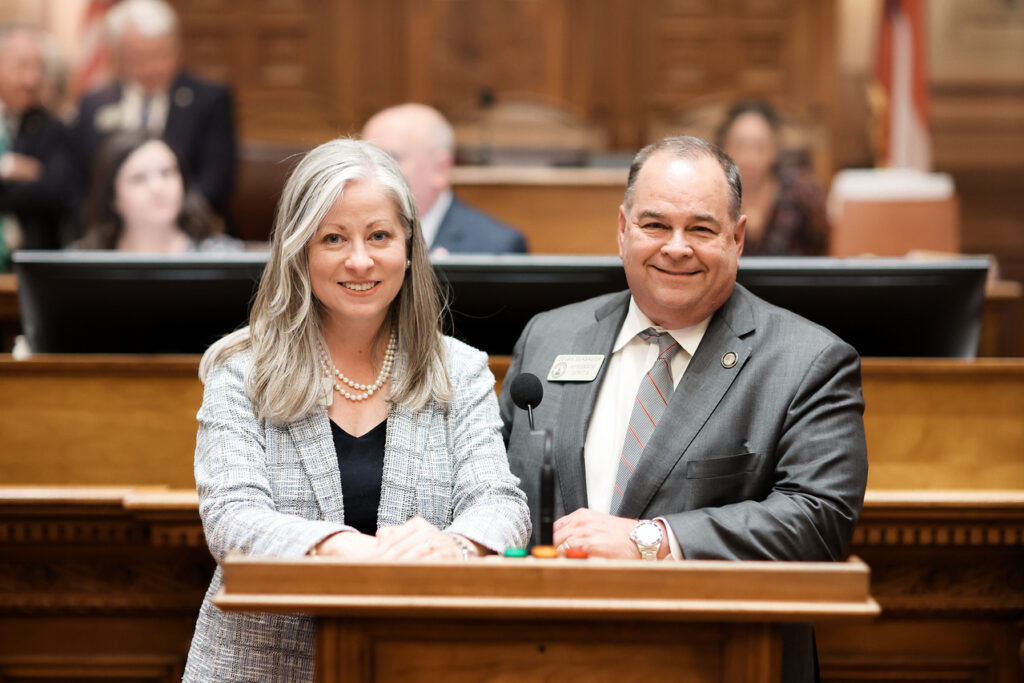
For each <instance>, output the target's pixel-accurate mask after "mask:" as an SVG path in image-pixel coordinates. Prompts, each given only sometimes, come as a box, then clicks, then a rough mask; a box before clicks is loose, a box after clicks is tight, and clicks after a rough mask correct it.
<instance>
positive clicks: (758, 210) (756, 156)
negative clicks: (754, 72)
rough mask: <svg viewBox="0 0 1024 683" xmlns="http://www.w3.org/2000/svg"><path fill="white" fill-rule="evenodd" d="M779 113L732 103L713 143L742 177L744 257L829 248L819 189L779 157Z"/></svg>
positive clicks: (760, 106)
mask: <svg viewBox="0 0 1024 683" xmlns="http://www.w3.org/2000/svg"><path fill="white" fill-rule="evenodd" d="M779 129H780V123H779V116H778V114H776V113H775V110H773V109H772V108H771V107H770V106H769V105H767V104H765V103H764V102H759V101H745V102H739V103H737V104H735V105H734V106H733V107H732V108H731V109H730V110H729V112H728V113H727V114H726V116H725V120H724V121H723V122H722V124H721V126H719V128H718V134H717V136H716V142H717V143H718V146H719V147H721V148H722V149H723V150H725V153H726V154H728V155H729V156H730V157H732V159H733V161H735V162H736V165H737V166H738V167H739V169H740V178H741V180H742V182H743V213H744V214H746V216H747V230H746V239H745V243H744V245H743V255H744V256H819V255H822V254H825V253H826V251H827V248H828V233H829V225H828V219H827V218H826V216H825V199H824V193H823V192H822V190H821V188H820V187H819V186H818V183H817V182H816V181H815V179H814V177H813V176H812V175H811V173H810V172H809V171H807V170H806V169H804V168H801V167H798V166H796V165H793V164H786V163H783V162H781V161H780V150H781V146H782V145H781V139H780V138H781V136H780V133H779Z"/></svg>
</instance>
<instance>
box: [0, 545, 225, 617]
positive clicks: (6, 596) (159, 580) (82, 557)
mask: <svg viewBox="0 0 1024 683" xmlns="http://www.w3.org/2000/svg"><path fill="white" fill-rule="evenodd" d="M204 552H205V551H204ZM12 555H14V556H12ZM213 569H214V562H213V559H212V558H210V557H209V555H204V554H203V553H200V552H199V551H198V550H196V551H192V552H187V553H182V552H180V551H175V552H159V553H152V552H151V553H149V554H148V555H141V554H139V553H137V552H136V551H133V550H129V551H127V552H125V551H123V550H110V551H109V552H105V549H104V548H97V550H96V551H94V552H91V553H86V552H81V551H79V552H70V553H68V552H66V551H65V550H64V549H62V548H52V549H50V550H48V551H42V552H39V551H36V552H17V553H16V554H14V553H9V552H8V553H5V558H4V559H3V560H0V614H3V613H8V614H10V613H20V614H24V613H31V614H40V613H52V612H60V613H61V614H81V613H89V614H114V613H125V612H129V613H139V612H142V613H160V614H168V613H171V614H193V613H195V611H196V609H197V607H198V605H199V603H200V602H202V598H203V594H204V593H205V591H206V588H207V585H208V584H209V582H210V577H211V576H212V575H213Z"/></svg>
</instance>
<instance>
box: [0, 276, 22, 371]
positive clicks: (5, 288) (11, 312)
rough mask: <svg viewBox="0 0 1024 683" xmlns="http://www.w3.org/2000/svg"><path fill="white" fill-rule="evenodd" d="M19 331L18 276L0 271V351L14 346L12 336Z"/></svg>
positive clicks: (7, 350)
mask: <svg viewBox="0 0 1024 683" xmlns="http://www.w3.org/2000/svg"><path fill="white" fill-rule="evenodd" d="M20 333H21V309H20V308H19V307H18V277H17V276H16V275H14V274H13V273H0V352H5V351H6V352H9V351H10V350H11V349H12V348H13V347H14V337H15V336H16V335H18V334H20Z"/></svg>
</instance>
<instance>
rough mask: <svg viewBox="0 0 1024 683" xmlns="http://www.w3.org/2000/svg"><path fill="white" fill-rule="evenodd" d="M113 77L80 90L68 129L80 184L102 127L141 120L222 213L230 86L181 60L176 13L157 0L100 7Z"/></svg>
mask: <svg viewBox="0 0 1024 683" xmlns="http://www.w3.org/2000/svg"><path fill="white" fill-rule="evenodd" d="M107 30H108V34H109V38H110V45H111V53H112V54H113V56H114V59H115V61H116V65H117V69H118V73H119V76H120V78H119V80H118V81H117V82H115V83H113V84H111V85H108V86H105V87H102V88H100V89H98V90H94V91H92V92H90V93H88V94H86V95H85V97H83V98H82V101H81V104H80V105H79V111H78V119H77V121H76V123H75V129H74V134H75V138H76V141H77V144H78V146H79V153H80V156H81V163H82V164H83V167H84V168H83V173H84V176H85V177H84V179H83V187H88V173H89V167H90V166H91V163H92V159H93V158H94V157H95V155H96V152H97V150H98V149H99V147H100V145H101V144H102V143H103V141H104V140H105V139H106V137H107V136H108V135H110V134H111V133H113V132H115V131H119V130H133V129H136V128H148V129H149V130H150V131H151V132H153V133H156V134H158V135H161V136H162V137H163V138H164V140H165V141H166V142H167V144H168V145H169V146H170V147H171V148H173V149H174V151H175V152H176V153H177V154H178V157H179V158H180V159H181V160H182V163H183V164H184V165H185V168H183V169H182V170H183V171H185V172H187V173H188V174H189V175H190V176H191V178H192V180H193V182H194V184H195V186H196V188H197V189H198V190H199V192H200V193H202V195H203V196H204V197H205V198H206V200H207V201H208V202H209V203H210V205H211V206H213V208H214V209H215V210H217V211H218V212H219V213H221V214H223V213H224V210H225V208H226V207H227V201H228V196H229V195H230V193H231V188H232V185H233V183H234V179H235V166H236V164H237V149H236V141H235V123H234V111H233V107H232V102H231V94H230V93H229V92H228V90H227V89H226V88H224V87H222V86H220V85H215V84H213V83H208V82H206V81H203V80H200V79H199V78H196V77H195V76H193V75H191V74H190V73H189V72H188V71H186V70H184V69H182V68H181V65H180V61H179V57H180V40H179V35H178V18H177V16H176V15H175V13H174V10H173V9H171V7H170V6H169V5H168V4H167V3H165V2H163V0H123V1H122V2H120V3H118V4H117V5H115V6H114V7H113V9H111V10H110V12H109V13H108V14H107Z"/></svg>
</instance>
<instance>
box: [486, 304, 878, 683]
mask: <svg viewBox="0 0 1024 683" xmlns="http://www.w3.org/2000/svg"><path fill="white" fill-rule="evenodd" d="M628 304H629V292H619V293H616V294H610V295H605V296H601V297H597V298H595V299H590V300H587V301H583V302H580V303H576V304H572V305H569V306H565V307H563V308H559V309H555V310H553V311H547V312H545V313H541V314H539V315H537V316H535V317H534V318H533V319H532V320H531V321H530V322H529V323H528V324H527V326H526V329H525V330H524V331H523V333H522V335H521V336H520V338H519V341H518V342H517V343H516V347H515V351H514V355H513V358H512V362H511V366H510V367H509V370H508V373H507V374H506V376H505V380H504V383H503V385H502V392H501V397H500V401H499V403H500V405H501V414H502V419H503V421H504V435H505V440H506V443H507V444H508V455H509V464H510V466H511V469H512V472H513V473H514V474H516V475H517V476H518V477H519V478H520V486H521V487H522V488H523V490H524V491H525V492H526V494H527V497H528V499H529V503H530V511H531V516H532V519H533V525H534V540H536V535H537V529H538V524H539V501H538V492H539V486H540V484H539V470H540V457H541V454H540V453H539V452H538V451H537V450H536V449H534V448H532V447H531V444H532V442H531V440H530V439H529V438H528V435H529V431H530V428H529V424H528V421H527V419H526V415H525V413H524V412H523V411H521V410H519V409H518V408H516V407H515V405H514V404H513V403H512V400H511V397H510V395H509V387H510V386H511V384H512V382H513V381H514V380H515V378H516V376H517V375H519V374H520V373H524V372H530V373H533V374H534V375H536V376H537V377H539V378H540V379H541V382H542V385H543V387H544V397H543V400H542V402H541V404H540V405H539V406H538V407H537V408H536V409H535V410H534V417H535V421H536V425H537V429H550V430H551V431H552V433H553V435H554V441H553V451H554V460H555V467H556V470H557V479H558V483H557V486H556V487H555V488H556V493H555V498H556V500H555V518H556V519H557V518H558V517H560V516H562V515H565V514H568V513H570V512H572V511H573V510H576V509H578V508H581V507H587V492H586V477H585V474H584V461H583V447H584V442H585V440H586V435H587V426H588V424H589V421H590V415H591V413H592V411H593V409H594V403H595V401H596V399H597V394H598V390H599V388H600V386H601V382H602V381H603V379H604V370H605V368H607V364H608V357H609V356H610V355H611V352H612V345H613V343H614V341H615V338H616V336H617V335H618V333H619V328H620V327H621V326H622V321H623V319H624V318H625V315H626V311H627V309H628ZM561 354H601V355H604V356H605V362H604V364H602V366H601V371H600V372H599V374H598V376H597V377H596V378H595V379H594V381H592V382H554V381H548V380H547V376H548V372H549V371H550V369H551V366H552V364H553V363H554V360H555V357H556V356H558V355H561ZM728 354H735V355H736V358H735V364H732V363H731V362H730V360H731V356H729V355H728ZM863 411H864V400H863V397H862V395H861V381H860V360H859V357H858V356H857V353H856V352H855V351H854V349H853V348H852V347H850V346H849V345H848V344H846V343H844V342H843V341H841V340H840V339H838V338H837V337H836V336H835V335H833V334H832V333H830V332H828V331H827V330H825V329H824V328H822V327H819V326H817V325H815V324H813V323H811V322H809V321H807V320H805V319H803V318H801V317H799V316H797V315H795V314H793V313H791V312H789V311H786V310H783V309H781V308H778V307H776V306H773V305H771V304H768V303H767V302H765V301H763V300H761V299H759V298H757V297H756V296H754V295H753V294H751V293H750V292H748V291H747V290H746V289H744V288H743V287H742V286H741V285H736V287H735V289H734V290H733V293H732V295H731V296H730V298H729V300H728V301H727V302H726V303H725V305H723V306H722V307H721V308H720V309H719V310H718V311H717V312H716V313H715V314H714V315H713V316H712V319H711V322H710V324H709V325H708V329H707V332H706V333H705V335H704V338H703V340H702V341H701V343H700V345H699V346H698V348H697V351H696V353H695V354H694V356H693V358H692V359H691V360H690V363H689V365H688V367H687V370H686V372H685V374H684V375H683V377H682V379H681V380H680V382H679V384H678V386H677V388H676V390H675V392H674V393H673V394H672V397H671V398H670V400H669V404H668V407H667V408H666V413H665V415H664V416H663V417H662V420H661V422H660V423H659V425H658V428H657V429H656V430H655V432H654V435H653V436H652V437H651V440H650V442H649V443H648V445H647V448H646V449H645V451H644V454H643V456H642V458H641V460H640V463H639V464H638V465H637V467H636V470H635V472H634V473H633V476H632V478H631V480H630V482H629V485H628V487H627V488H626V491H625V495H624V498H623V502H622V506H621V509H620V511H619V515H620V516H623V517H633V518H647V519H649V518H652V517H664V518H665V519H666V520H667V522H668V524H669V526H670V527H671V530H672V533H673V534H674V535H675V537H676V538H677V539H678V541H679V546H680V549H681V550H682V553H683V555H684V556H685V557H686V558H689V559H730V560H799V561H824V560H840V559H843V558H844V556H845V554H846V549H847V545H848V544H849V542H850V538H851V536H852V535H853V529H854V526H855V524H856V522H857V518H858V516H859V515H860V511H861V506H862V503H863V499H864V488H865V485H866V481H867V447H866V444H865V439H864V423H863V417H862V416H863ZM798 636H799V637H798V638H797V640H799V641H800V642H799V643H798V642H795V641H793V639H792V638H791V637H787V638H786V650H787V656H786V657H785V659H787V660H789V661H787V662H786V672H787V673H786V677H785V679H784V680H787V681H790V680H807V676H809V675H811V674H810V673H809V671H810V669H809V668H807V667H804V666H800V667H798V669H799V670H800V671H801V673H799V674H798V673H796V672H797V670H798V669H794V668H792V667H793V666H795V665H797V664H798V663H803V664H806V663H807V662H810V661H811V657H812V652H813V650H812V649H810V648H811V647H812V646H811V640H810V638H811V633H810V630H809V629H805V632H804V633H803V634H798ZM805 648H806V649H807V650H806V651H805V652H803V653H799V652H798V651H799V650H804V649H805Z"/></svg>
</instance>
